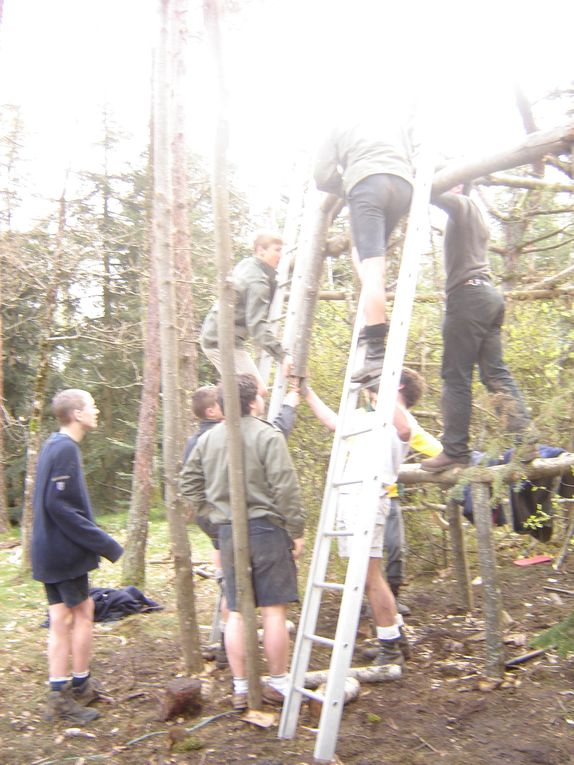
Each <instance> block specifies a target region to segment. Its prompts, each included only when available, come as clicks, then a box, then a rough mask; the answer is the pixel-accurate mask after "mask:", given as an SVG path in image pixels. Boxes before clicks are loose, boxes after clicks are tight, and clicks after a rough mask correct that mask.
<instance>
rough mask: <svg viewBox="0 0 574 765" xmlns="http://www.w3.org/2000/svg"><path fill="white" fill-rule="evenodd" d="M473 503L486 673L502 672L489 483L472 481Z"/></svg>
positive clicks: (500, 620) (501, 644) (502, 661)
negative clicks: (480, 580)
mask: <svg viewBox="0 0 574 765" xmlns="http://www.w3.org/2000/svg"><path fill="white" fill-rule="evenodd" d="M472 505H473V508H474V523H475V526H476V537H477V541H478V559H479V563H480V575H481V577H482V591H483V606H482V607H483V611H484V623H485V631H486V662H485V670H486V674H488V675H489V676H490V677H502V675H503V674H504V659H505V656H504V642H503V640H502V619H501V616H502V598H501V596H500V588H499V586H498V578H497V575H496V555H495V552H494V543H493V540H492V511H491V509H490V496H489V491H488V484H486V483H473V485H472Z"/></svg>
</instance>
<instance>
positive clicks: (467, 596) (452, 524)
mask: <svg viewBox="0 0 574 765" xmlns="http://www.w3.org/2000/svg"><path fill="white" fill-rule="evenodd" d="M447 512H448V530H449V534H450V544H451V549H452V560H453V566H454V575H455V577H456V581H457V583H458V592H459V595H460V599H461V602H462V606H463V608H464V609H465V611H472V609H473V608H474V602H473V598H472V587H471V585H470V573H469V569H468V558H467V556H466V548H465V545H464V534H463V533H462V523H461V519H460V515H461V513H460V505H458V504H457V503H456V502H453V500H452V499H451V500H449V502H448V504H447Z"/></svg>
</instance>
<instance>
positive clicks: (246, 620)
mask: <svg viewBox="0 0 574 765" xmlns="http://www.w3.org/2000/svg"><path fill="white" fill-rule="evenodd" d="M203 7H204V17H205V25H206V28H207V32H208V35H209V39H210V43H211V51H212V55H213V60H214V67H215V72H216V88H217V95H218V101H219V104H218V107H219V109H218V115H217V125H216V136H215V157H214V161H213V174H212V195H213V207H214V217H215V248H216V259H217V274H218V288H219V322H218V343H219V348H220V349H221V362H222V365H221V378H222V381H223V401H224V408H225V423H226V429H227V448H228V459H229V463H228V476H229V492H230V499H231V509H232V518H233V521H232V527H233V552H234V558H235V587H236V595H237V601H238V603H239V611H240V612H241V616H242V617H243V625H244V636H245V637H244V640H245V651H246V668H247V682H248V686H249V693H248V701H249V707H250V708H251V709H260V708H261V703H262V702H261V684H260V673H259V666H258V657H259V646H258V641H257V622H256V613H255V598H254V595H253V586H252V582H251V565H250V561H251V554H250V550H249V525H248V519H247V506H246V502H245V483H244V475H243V449H242V441H241V430H240V421H241V411H240V405H239V392H238V389H237V383H236V379H235V368H234V359H233V338H234V336H235V332H234V313H235V311H234V309H235V305H234V304H235V293H234V289H233V281H232V279H231V271H232V268H233V257H232V250H231V230H230V225H229V191H228V188H227V145H228V140H229V136H228V122H227V92H226V84H225V71H224V67H223V54H222V40H221V27H220V17H221V3H220V0H204V6H203Z"/></svg>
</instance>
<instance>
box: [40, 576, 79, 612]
mask: <svg viewBox="0 0 574 765" xmlns="http://www.w3.org/2000/svg"><path fill="white" fill-rule="evenodd" d="M44 587H45V588H46V595H47V596H48V604H49V605H51V606H55V605H56V604H57V603H63V604H64V605H65V606H67V607H68V608H75V607H76V606H79V605H80V603H83V602H84V600H87V599H88V598H89V597H90V587H89V585H88V575H87V574H82V576H78V577H77V578H76V579H66V580H65V581H63V582H50V583H46V582H44Z"/></svg>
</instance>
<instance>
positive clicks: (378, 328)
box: [363, 324, 389, 339]
mask: <svg viewBox="0 0 574 765" xmlns="http://www.w3.org/2000/svg"><path fill="white" fill-rule="evenodd" d="M388 329H389V325H388V324H367V325H366V326H365V327H363V333H364V335H365V337H366V338H367V339H369V338H375V337H383V338H384V337H386V336H387V331H388Z"/></svg>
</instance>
